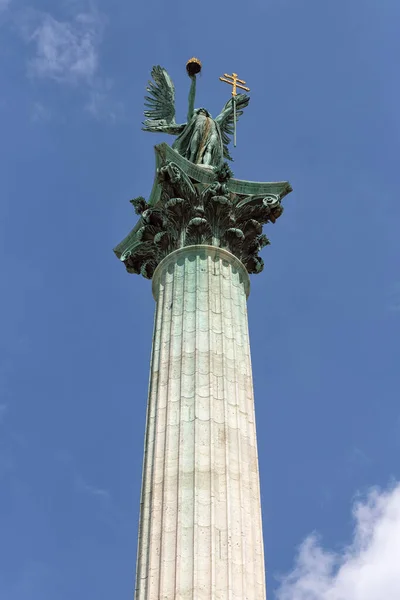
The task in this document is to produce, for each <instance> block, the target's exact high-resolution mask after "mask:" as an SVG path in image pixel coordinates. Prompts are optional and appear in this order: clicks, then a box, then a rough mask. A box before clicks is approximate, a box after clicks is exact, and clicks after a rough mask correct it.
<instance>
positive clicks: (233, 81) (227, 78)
mask: <svg viewBox="0 0 400 600" xmlns="http://www.w3.org/2000/svg"><path fill="white" fill-rule="evenodd" d="M219 79H220V81H223V82H224V83H229V84H230V85H231V86H232V96H236V95H237V93H236V88H240V89H241V90H245V92H249V91H250V88H248V87H245V86H244V84H245V83H246V82H245V81H243V79H238V76H237V73H232V75H228V74H227V73H224V76H223V77H220V78H219ZM240 84H242V85H240Z"/></svg>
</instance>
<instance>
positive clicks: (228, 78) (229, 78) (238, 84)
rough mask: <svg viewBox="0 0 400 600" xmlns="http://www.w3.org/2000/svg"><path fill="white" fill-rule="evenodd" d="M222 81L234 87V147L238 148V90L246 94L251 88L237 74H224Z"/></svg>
mask: <svg viewBox="0 0 400 600" xmlns="http://www.w3.org/2000/svg"><path fill="white" fill-rule="evenodd" d="M219 79H220V81H223V82H224V83H229V85H231V86H232V104H233V128H234V129H233V145H234V146H235V147H236V121H237V117H236V96H237V92H236V89H237V88H239V89H241V90H244V91H245V92H249V91H250V88H248V87H246V86H245V85H244V84H245V83H246V82H245V81H243V79H239V78H238V74H237V73H232V75H228V73H224V76H223V77H220V78H219Z"/></svg>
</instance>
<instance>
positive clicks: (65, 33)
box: [0, 0, 103, 83]
mask: <svg viewBox="0 0 400 600" xmlns="http://www.w3.org/2000/svg"><path fill="white" fill-rule="evenodd" d="M0 1H1V0H0ZM102 29H103V18H102V17H101V16H100V15H99V14H98V13H97V12H90V13H80V14H78V15H77V16H76V17H75V18H74V19H72V20H69V21H58V20H57V19H55V18H54V17H52V16H51V15H50V14H44V15H41V17H40V19H39V24H36V26H35V27H34V29H33V31H31V32H30V34H29V35H28V36H26V37H27V41H28V42H29V43H31V44H34V45H35V56H34V58H32V59H31V60H30V61H29V73H30V74H31V75H32V76H35V77H40V78H50V79H53V80H55V81H59V82H63V83H79V82H84V83H90V82H91V81H92V79H93V77H94V76H95V74H96V72H97V69H98V64H99V56H98V52H99V44H100V41H101V34H102Z"/></svg>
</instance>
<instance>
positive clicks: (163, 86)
mask: <svg viewBox="0 0 400 600" xmlns="http://www.w3.org/2000/svg"><path fill="white" fill-rule="evenodd" d="M151 76H152V78H153V81H149V83H148V86H147V88H146V90H147V92H148V95H147V96H145V102H144V105H145V111H144V116H145V117H146V120H145V121H144V123H143V125H144V127H143V130H144V131H153V132H164V133H171V134H173V135H178V134H179V133H181V131H182V129H183V127H184V125H177V123H175V88H174V84H173V83H172V79H171V78H170V76H169V75H168V73H167V71H166V70H165V69H164V68H163V67H160V66H155V67H153V69H152V71H151Z"/></svg>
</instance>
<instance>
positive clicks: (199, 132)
mask: <svg viewBox="0 0 400 600" xmlns="http://www.w3.org/2000/svg"><path fill="white" fill-rule="evenodd" d="M172 147H173V149H174V150H176V151H177V152H179V154H181V155H182V156H184V157H185V158H187V159H188V160H190V162H192V163H195V164H198V165H207V166H212V167H219V166H220V165H221V163H222V162H223V157H224V147H223V143H222V134H221V130H220V127H219V125H218V123H217V122H216V121H215V120H214V119H213V118H212V117H211V115H210V113H209V112H208V111H207V110H206V109H205V108H198V109H196V110H195V111H194V112H193V117H192V118H191V120H190V121H189V123H188V124H187V125H186V126H185V128H184V130H183V131H182V133H181V134H180V135H179V136H178V137H177V138H176V140H175V142H174V143H173V145H172Z"/></svg>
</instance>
